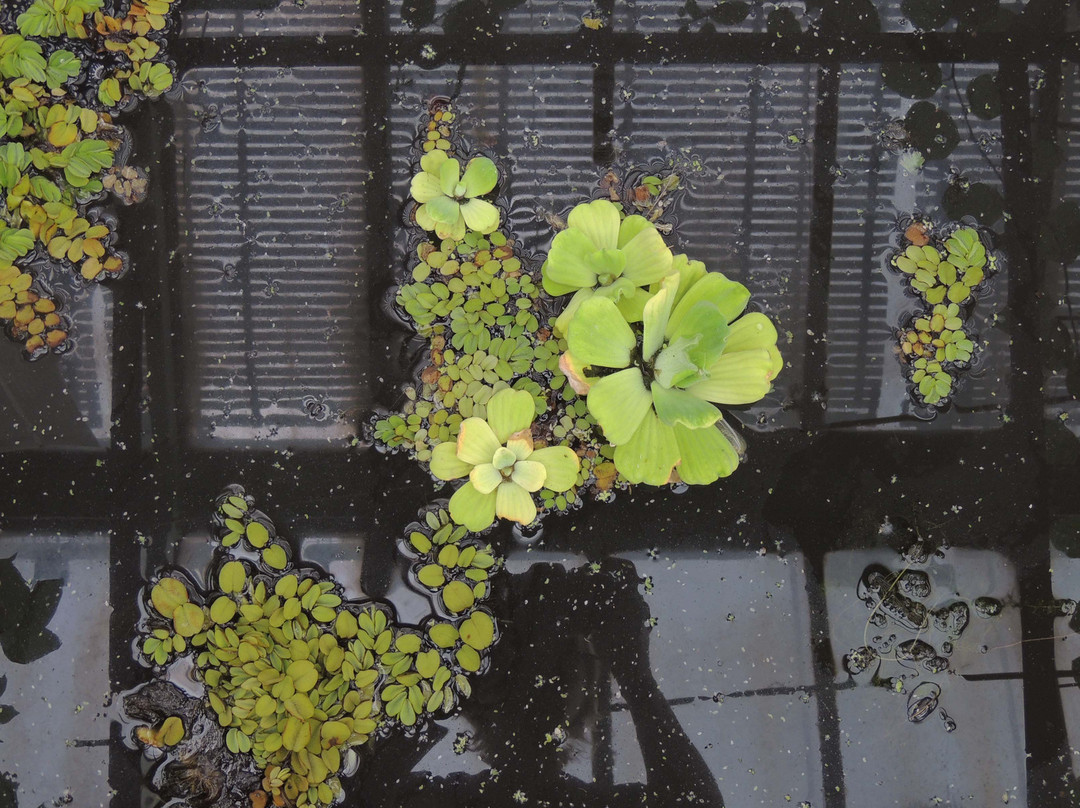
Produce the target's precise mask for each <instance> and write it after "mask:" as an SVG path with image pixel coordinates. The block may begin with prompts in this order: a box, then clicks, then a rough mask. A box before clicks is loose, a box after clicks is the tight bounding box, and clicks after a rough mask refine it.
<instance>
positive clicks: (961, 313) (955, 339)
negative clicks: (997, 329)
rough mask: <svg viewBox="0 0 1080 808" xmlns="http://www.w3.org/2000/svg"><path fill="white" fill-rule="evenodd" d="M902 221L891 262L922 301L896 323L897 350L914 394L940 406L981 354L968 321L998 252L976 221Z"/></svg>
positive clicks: (921, 401) (994, 267)
mask: <svg viewBox="0 0 1080 808" xmlns="http://www.w3.org/2000/svg"><path fill="white" fill-rule="evenodd" d="M900 224H901V225H904V227H902V230H903V235H902V237H901V246H900V249H898V250H897V251H896V252H895V253H894V254H893V255H892V256H891V258H890V260H889V265H890V266H891V267H892V268H893V269H895V270H896V271H898V272H899V273H900V274H901V276H902V277H903V278H904V279H905V281H906V282H907V284H908V288H909V289H910V291H911V293H912V294H913V295H914V296H916V297H917V298H918V299H919V300H920V302H921V304H922V305H921V306H920V308H919V310H917V311H916V312H914V313H913V314H911V315H910V316H909V317H908V318H907V319H906V320H905V321H904V322H903V323H902V324H901V327H900V328H899V329H898V331H897V343H898V346H899V350H898V353H899V355H900V359H901V361H902V362H903V363H904V367H905V371H906V376H907V378H908V380H909V381H910V382H911V395H912V398H913V400H914V401H915V402H916V403H919V404H922V405H925V406H927V407H931V408H934V410H932V411H936V409H938V408H942V407H945V406H947V405H948V403H949V401H950V399H951V397H952V395H953V392H954V391H955V388H956V383H957V382H958V380H959V379H960V377H961V375H962V374H963V372H964V371H965V370H966V369H967V368H969V367H970V366H971V363H972V361H974V360H975V358H976V356H977V354H978V350H979V345H978V341H977V340H976V338H975V337H974V335H973V334H972V333H971V330H970V326H968V325H967V323H968V320H969V318H970V316H971V310H972V308H973V306H974V305H975V304H976V301H977V297H978V296H979V295H980V294H982V293H983V292H984V291H985V289H986V280H987V279H988V278H989V277H990V276H991V275H992V274H993V273H994V272H995V271H996V270H997V265H998V262H999V257H998V255H997V254H996V253H994V252H992V251H991V250H990V249H989V241H988V236H986V235H984V233H983V231H981V230H980V229H978V228H976V227H974V226H971V225H961V224H955V223H947V224H945V225H942V226H939V227H934V226H933V224H932V223H930V222H928V221H924V220H922V219H919V218H917V217H916V218H911V219H910V220H909V219H908V218H906V217H905V218H904V219H902V220H901V222H900Z"/></svg>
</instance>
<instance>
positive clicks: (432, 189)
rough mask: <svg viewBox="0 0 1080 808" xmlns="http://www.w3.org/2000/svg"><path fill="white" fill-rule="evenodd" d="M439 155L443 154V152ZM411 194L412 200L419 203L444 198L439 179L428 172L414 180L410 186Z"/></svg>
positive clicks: (419, 174)
mask: <svg viewBox="0 0 1080 808" xmlns="http://www.w3.org/2000/svg"><path fill="white" fill-rule="evenodd" d="M439 153H440V154H442V152H439ZM409 193H410V194H412V198H413V199H415V200H416V201H417V202H420V203H424V202H430V201H431V200H432V199H434V198H435V197H437V196H442V189H441V188H440V187H439V178H438V177H436V176H435V175H434V174H431V173H429V172H427V171H421V172H420V173H418V174H417V175H416V176H414V177H413V178H412V182H411V183H410V185H409Z"/></svg>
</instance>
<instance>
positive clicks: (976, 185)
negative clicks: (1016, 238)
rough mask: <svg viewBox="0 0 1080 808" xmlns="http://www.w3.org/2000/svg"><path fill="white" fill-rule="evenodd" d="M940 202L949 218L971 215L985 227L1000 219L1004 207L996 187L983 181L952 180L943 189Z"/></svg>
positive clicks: (961, 217)
mask: <svg viewBox="0 0 1080 808" xmlns="http://www.w3.org/2000/svg"><path fill="white" fill-rule="evenodd" d="M941 202H942V205H943V206H944V207H945V212H946V213H947V214H948V215H949V218H950V219H963V218H964V217H965V216H972V217H974V218H975V220H976V221H977V222H978V223H979V224H982V225H986V226H987V227H989V226H990V225H992V224H994V223H995V222H996V221H997V220H998V219H1000V218H1001V216H1002V214H1003V213H1004V209H1005V201H1004V200H1003V199H1002V198H1001V194H1000V193H999V192H998V189H997V188H995V187H994V186H992V185H988V184H987V183H985V182H973V183H971V184H970V185H968V184H966V183H959V182H954V183H952V184H951V185H949V187H948V188H946V189H945V195H944V196H943V197H942V200H941Z"/></svg>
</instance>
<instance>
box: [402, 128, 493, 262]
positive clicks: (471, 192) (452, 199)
mask: <svg viewBox="0 0 1080 808" xmlns="http://www.w3.org/2000/svg"><path fill="white" fill-rule="evenodd" d="M420 169H421V170H420V173H419V174H417V175H416V176H414V177H413V178H412V185H411V187H410V193H411V194H412V198H413V199H415V200H416V201H417V202H419V203H420V206H419V207H418V208H417V209H416V223H417V224H418V225H420V226H421V227H422V228H424V229H425V230H434V231H435V234H436V235H437V236H438V237H439V238H452V239H454V240H455V241H461V239H463V238H465V232H466V230H475V231H476V232H477V233H485V234H486V233H493V232H494V231H495V229H496V228H498V226H499V209H498V208H496V207H495V206H494V205H492V204H491V203H490V202H487V201H485V200H483V199H480V198H479V197H481V196H484V195H485V194H489V193H491V191H492V190H493V189H494V188H495V184H496V183H497V182H498V181H499V171H498V169H497V168H495V164H494V163H493V162H491V160H489V159H488V158H486V157H474V158H473V159H471V160H470V161H469V164H468V165H467V166H465V173H464V174H462V173H461V164H460V163H458V161H457V160H455V159H454V158H452V157H449V156H448V155H447V154H446V152H444V151H440V150H438V149H436V150H434V151H430V152H428V153H427V154H425V155H424V156H423V158H421V160H420Z"/></svg>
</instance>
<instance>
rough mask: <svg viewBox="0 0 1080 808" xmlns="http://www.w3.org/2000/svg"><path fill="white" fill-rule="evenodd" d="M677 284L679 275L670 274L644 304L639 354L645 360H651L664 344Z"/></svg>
mask: <svg viewBox="0 0 1080 808" xmlns="http://www.w3.org/2000/svg"><path fill="white" fill-rule="evenodd" d="M678 286H679V276H678V275H675V274H671V275H669V276H668V277H666V278H664V280H663V281H662V282H661V283H660V291H658V292H657V293H656V294H655V295H653V296H652V299H650V300H649V302H648V303H646V304H645V309H644V311H643V312H642V315H641V317H642V324H643V326H644V337H643V339H642V343H641V355H642V357H643V358H644V359H645V361H646V362H651V361H652V359H653V357H655V356H656V353H657V351H659V350H660V346H661V345H663V344H664V334H665V331H666V330H667V325H668V318H669V317H670V316H671V308H672V306H673V305H674V302H675V292H676V290H677V289H678Z"/></svg>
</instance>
